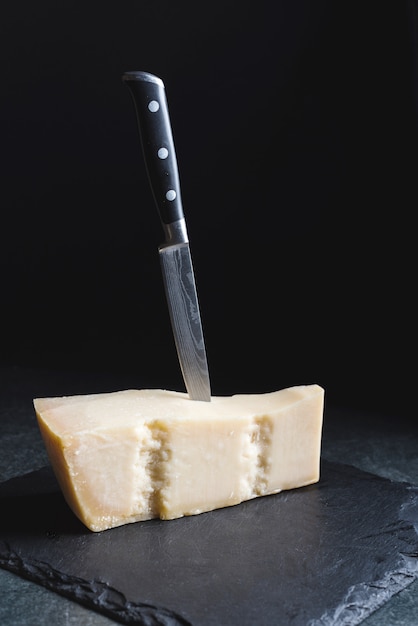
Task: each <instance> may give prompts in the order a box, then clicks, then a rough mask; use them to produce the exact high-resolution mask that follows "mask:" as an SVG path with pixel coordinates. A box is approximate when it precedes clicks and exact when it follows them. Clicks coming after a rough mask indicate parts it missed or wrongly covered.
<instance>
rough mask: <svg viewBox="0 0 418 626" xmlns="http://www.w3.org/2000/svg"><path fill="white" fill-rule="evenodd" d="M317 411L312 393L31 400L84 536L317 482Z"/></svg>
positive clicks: (319, 399) (158, 393) (318, 396)
mask: <svg viewBox="0 0 418 626" xmlns="http://www.w3.org/2000/svg"><path fill="white" fill-rule="evenodd" d="M323 403H324V390H323V389H322V388H321V387H319V386H318V385H306V386H298V387H291V388H289V389H283V390H281V391H276V392H272V393H266V394H257V395H236V396H231V397H213V398H212V401H211V402H196V401H192V400H190V399H189V397H188V396H187V395H186V394H183V393H178V392H174V391H163V390H140V391H138V390H127V391H116V392H112V393H103V394H92V395H83V396H69V397H63V398H38V399H35V400H34V406H35V411H36V415H37V419H38V424H39V427H40V431H41V434H42V437H43V439H44V442H45V446H46V449H47V452H48V456H49V458H50V461H51V464H52V467H53V469H54V471H55V474H56V477H57V479H58V482H59V484H60V486H61V489H62V491H63V494H64V496H65V498H66V500H67V502H68V504H69V506H70V507H71V508H72V510H73V511H74V513H75V514H76V515H77V516H78V517H79V518H80V520H81V521H82V522H83V523H84V524H85V525H86V526H87V527H88V528H89V529H90V530H92V531H102V530H106V529H108V528H113V527H115V526H120V525H122V524H126V523H129V522H136V521H140V520H148V519H151V518H154V517H160V518H161V519H174V518H178V517H182V516H184V515H195V514H197V513H202V512H204V511H210V510H213V509H216V508H220V507H227V506H231V505H235V504H239V503H240V502H242V501H244V500H249V499H251V498H255V497H257V496H263V495H267V494H273V493H277V492H279V491H281V490H282V489H293V488H295V487H301V486H303V485H308V484H310V483H315V482H317V481H318V480H319V461H320V447H321V432H322V415H323Z"/></svg>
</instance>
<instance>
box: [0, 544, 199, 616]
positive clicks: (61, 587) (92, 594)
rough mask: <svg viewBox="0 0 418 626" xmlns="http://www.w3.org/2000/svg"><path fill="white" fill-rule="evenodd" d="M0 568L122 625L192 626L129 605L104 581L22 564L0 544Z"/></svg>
mask: <svg viewBox="0 0 418 626" xmlns="http://www.w3.org/2000/svg"><path fill="white" fill-rule="evenodd" d="M0 566H1V567H2V568H4V569H7V570H8V571H10V572H12V573H14V574H17V575H18V576H20V577H22V578H25V579H27V580H30V581H32V582H35V583H37V584H39V585H41V586H42V587H45V588H46V589H49V590H50V591H53V592H55V593H57V594H59V595H62V596H64V597H66V598H69V599H70V600H73V601H75V602H77V603H79V604H81V605H83V606H85V607H87V608H89V609H94V610H95V611H97V612H99V613H102V614H103V615H105V616H107V617H109V618H110V619H113V620H114V621H116V622H119V623H121V624H135V625H138V626H192V625H191V624H190V622H188V621H187V620H186V619H184V618H183V617H181V616H180V615H178V614H176V613H175V612H173V611H170V610H168V609H164V608H162V607H156V606H153V605H149V604H144V603H138V602H129V601H127V600H126V598H125V596H124V595H123V594H122V593H120V592H119V591H117V590H116V589H114V588H112V587H110V585H108V584H106V583H103V582H101V581H97V580H93V581H87V580H84V579H83V578H78V577H75V576H71V575H68V574H64V573H62V572H60V571H58V570H56V569H54V568H51V566H50V565H49V564H47V563H43V562H42V561H37V560H35V559H28V560H25V561H23V560H22V559H21V558H20V557H19V555H17V554H16V553H14V552H13V551H12V550H11V549H10V547H9V546H8V544H7V543H6V542H4V541H2V542H1V543H0Z"/></svg>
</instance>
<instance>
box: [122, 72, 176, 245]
mask: <svg viewBox="0 0 418 626" xmlns="http://www.w3.org/2000/svg"><path fill="white" fill-rule="evenodd" d="M122 80H123V81H124V82H125V83H126V85H127V86H128V88H129V90H130V92H131V95H132V98H133V101H134V105H135V110H136V115H137V121H138V128H139V135H140V139H141V144H142V151H143V154H144V160H145V165H146V169H147V173H148V178H149V181H150V184H151V189H152V193H153V196H154V200H155V203H156V205H157V209H158V212H159V215H160V219H161V221H162V224H163V227H164V230H165V232H166V235H167V239H168V240H170V239H173V236H172V231H173V229H172V228H170V225H173V224H174V223H179V224H181V227H180V230H182V231H183V237H182V238H181V239H182V240H183V241H187V235H186V230H185V225H184V214H183V207H182V202H181V193H180V180H179V174H178V167H177V159H176V152H175V149H174V141H173V134H172V130H171V124H170V117H169V114H168V105H167V99H166V95H165V87H164V83H163V81H162V80H161V78H158V76H154V74H150V73H148V72H125V74H124V75H123V76H122ZM180 220H182V222H180ZM178 242H179V241H178V237H177V241H176V243H178Z"/></svg>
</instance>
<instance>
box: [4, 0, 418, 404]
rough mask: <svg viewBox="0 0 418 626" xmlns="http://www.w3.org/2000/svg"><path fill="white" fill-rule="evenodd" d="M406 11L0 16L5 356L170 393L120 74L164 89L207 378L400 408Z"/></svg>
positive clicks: (181, 7)
mask: <svg viewBox="0 0 418 626" xmlns="http://www.w3.org/2000/svg"><path fill="white" fill-rule="evenodd" d="M417 13H418V12H417V3H416V2H414V1H413V0H393V1H392V2H385V1H383V2H382V1H378V0H370V1H369V2H362V1H360V0H350V2H345V1H344V2H332V1H331V0H315V1H313V0H312V1H309V0H304V1H301V0H299V1H292V2H291V1H287V0H285V1H278V2H271V1H270V2H269V1H267V0H259V1H258V2H249V1H243V2H240V3H237V2H233V1H232V0H222V2H211V3H206V4H202V3H200V2H191V1H184V2H181V1H179V2H173V1H172V0H153V1H152V2H151V1H148V0H136V1H133V0H124V1H123V2H110V1H109V0H105V1H102V2H93V1H90V2H81V1H80V0H73V1H71V0H61V1H56V0H54V1H52V0H39V1H38V2H32V1H29V0H15V1H14V2H13V3H12V2H11V1H10V0H6V2H3V3H2V5H1V8H0V47H1V49H0V64H1V102H0V106H1V135H0V137H1V144H0V146H1V147H0V151H1V157H2V166H1V170H0V173H1V188H0V193H1V207H2V208H1V246H0V260H1V266H0V268H1V269H0V272H1V297H2V322H1V331H0V346H1V356H0V359H1V361H0V364H1V365H4V366H9V365H14V366H21V367H42V368H46V369H59V368H61V369H66V368H68V369H80V370H86V371H98V372H100V371H106V372H113V371H114V372H118V373H120V372H126V373H128V374H129V376H130V379H137V381H138V386H148V385H150V386H156V387H168V388H170V387H172V388H178V389H182V381H181V376H180V372H179V368H178V364H177V358H176V354H175V350H174V346H173V340H172V335H171V329H170V326H169V322H168V315H167V310H166V306H165V301H164V294H163V288H162V281H161V276H160V270H159V265H158V256H157V246H158V244H159V243H160V242H161V240H162V238H163V235H162V230H161V227H160V223H159V221H158V217H157V213H156V210H155V208H154V206H153V201H152V197H151V192H150V189H149V187H148V183H147V179H146V174H145V168H144V164H143V161H142V155H141V151H140V145H139V139H138V135H137V128H136V120H135V116H134V110H133V105H132V103H131V99H130V95H129V93H128V90H127V88H126V87H125V86H124V85H123V84H122V81H121V75H122V73H123V72H124V71H127V70H147V71H151V72H153V73H156V74H158V75H160V76H161V77H162V78H163V80H164V82H165V84H166V89H167V95H168V100H169V107H170V112H171V119H172V124H173V131H174V137H175V141H176V148H177V156H178V159H179V168H180V176H181V182H182V191H183V204H184V208H185V212H186V217H187V222H188V229H189V235H190V239H191V247H192V253H193V259H194V264H195V270H196V278H197V283H198V291H199V296H200V302H201V309H202V317H203V323H204V328H205V336H206V343H207V352H208V359H209V365H210V370H211V379H212V386H213V392H214V393H217V394H224V393H226V394H230V393H235V392H251V391H268V390H272V389H278V388H281V387H284V386H287V385H293V384H300V383H310V382H318V383H319V384H322V385H323V386H324V387H325V388H326V390H327V397H328V400H329V401H330V402H335V403H339V404H344V405H347V406H353V407H357V408H366V409H368V410H375V411H381V412H385V413H387V414H396V413H397V414H400V413H402V414H408V413H409V412H411V411H412V412H413V411H414V406H413V404H412V402H413V401H412V400H411V398H412V397H413V395H414V388H415V377H414V369H415V360H416V358H415V350H414V345H415V337H414V325H415V315H414V313H413V309H412V306H413V301H414V298H415V294H414V292H415V291H416V279H415V269H414V265H415V263H414V262H415V247H416V244H415V239H416V237H415V235H414V225H415V222H414V221H413V218H414V214H415V212H416V205H417V190H416V176H417V164H418V163H417V139H418V137H417V135H418V132H417V119H418V107H417V103H418V101H417V68H416V63H417Z"/></svg>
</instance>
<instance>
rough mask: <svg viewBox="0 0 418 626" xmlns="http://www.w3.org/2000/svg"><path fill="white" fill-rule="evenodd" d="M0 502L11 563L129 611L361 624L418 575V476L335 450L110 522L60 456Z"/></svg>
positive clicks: (150, 620)
mask: <svg viewBox="0 0 418 626" xmlns="http://www.w3.org/2000/svg"><path fill="white" fill-rule="evenodd" d="M0 506H1V523H0V565H1V566H2V567H4V568H5V569H8V570H11V571H13V572H16V573H18V574H20V575H21V576H23V577H26V578H29V579H31V580H34V581H35V582H37V583H39V584H41V585H43V586H45V587H47V588H49V589H52V590H54V591H56V592H58V593H61V594H63V595H66V596H68V597H70V598H72V599H73V600H75V601H77V602H80V603H82V604H84V605H87V606H89V607H90V608H92V609H94V610H96V611H99V612H102V613H104V614H106V615H108V616H110V617H111V618H113V619H114V620H115V621H119V622H121V623H126V624H142V625H146V626H151V625H166V626H168V625H170V626H174V625H180V624H183V625H185V624H192V625H193V626H215V625H216V626H219V625H222V626H232V625H234V626H235V625H238V624H239V625H240V626H246V625H248V626H250V625H251V626H252V625H254V624H257V626H271V625H272V624H278V625H285V626H287V625H292V626H307V625H309V626H331V625H332V624H338V626H342V625H344V624H350V625H354V624H358V623H360V622H361V621H362V620H363V619H364V618H365V617H366V616H367V615H368V614H369V613H371V612H372V611H373V610H375V609H376V608H378V607H379V606H380V605H381V604H383V603H384V602H385V601H386V600H388V599H389V598H390V597H391V596H392V595H393V594H394V593H396V592H398V591H399V590H400V589H402V588H404V587H405V586H407V585H408V584H409V583H410V582H412V581H413V580H414V578H415V577H417V576H418V558H417V557H418V535H417V524H418V488H416V487H412V486H410V485H408V484H406V483H397V482H393V481H390V480H387V479H384V478H380V477H378V476H375V475H373V474H369V473H366V472H363V471H360V470H358V469H355V468H354V467H351V466H347V465H341V464H336V463H330V462H326V461H323V463H322V474H321V480H320V482H319V483H318V484H317V485H312V486H309V487H305V488H301V489H296V490H293V491H288V492H282V493H280V494H277V495H274V496H267V497H264V498H258V499H256V500H252V501H250V502H246V503H243V504H241V505H238V506H235V507H231V508H227V509H222V510H218V511H213V512H210V513H205V514H203V515H199V516H194V517H188V518H183V519H179V520H173V521H160V520H151V521H149V522H140V523H136V524H130V525H127V526H123V527H120V528H116V529H112V530H108V531H105V532H102V533H91V532H89V531H88V530H87V529H85V528H84V526H83V525H82V524H81V523H80V522H79V521H78V520H77V519H76V518H75V517H74V516H73V514H72V513H71V511H70V510H69V509H68V507H67V505H66V504H65V502H64V500H63V498H62V496H61V493H60V491H59V489H58V487H57V484H56V482H55V479H54V477H53V475H52V472H51V470H50V469H49V468H44V469H42V470H39V471H37V472H32V473H30V474H26V475H24V476H21V477H19V478H14V479H11V480H9V481H7V482H4V483H2V484H0ZM414 524H415V527H414Z"/></svg>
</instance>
